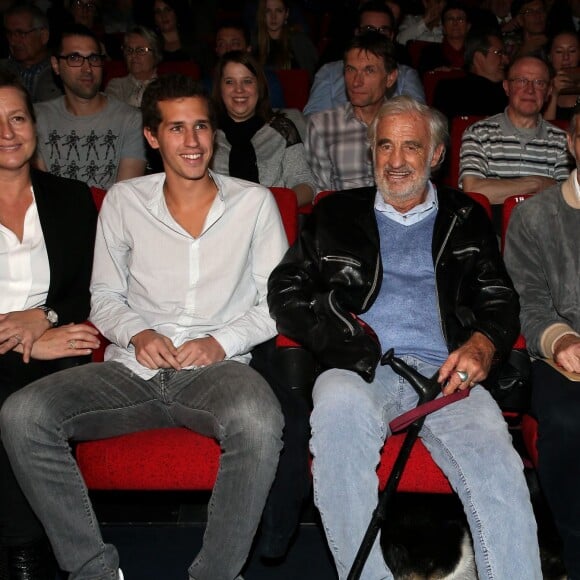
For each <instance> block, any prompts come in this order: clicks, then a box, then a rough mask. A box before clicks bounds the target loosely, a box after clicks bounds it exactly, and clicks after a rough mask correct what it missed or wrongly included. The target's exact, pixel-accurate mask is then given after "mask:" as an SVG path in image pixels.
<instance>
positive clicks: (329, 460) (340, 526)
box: [310, 357, 542, 580]
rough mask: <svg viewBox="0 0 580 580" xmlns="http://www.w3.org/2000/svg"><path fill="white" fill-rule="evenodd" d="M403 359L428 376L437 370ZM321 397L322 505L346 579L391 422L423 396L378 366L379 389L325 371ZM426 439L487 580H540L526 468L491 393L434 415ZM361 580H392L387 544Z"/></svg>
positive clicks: (318, 479)
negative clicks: (385, 551)
mask: <svg viewBox="0 0 580 580" xmlns="http://www.w3.org/2000/svg"><path fill="white" fill-rule="evenodd" d="M403 358H404V359H405V360H406V361H407V362H408V363H409V364H411V365H412V366H414V367H415V368H416V369H417V370H418V371H419V372H421V373H422V374H424V375H426V376H431V375H433V374H434V373H435V371H436V370H437V367H435V366H433V365H430V364H427V363H424V362H422V361H420V360H418V359H415V358H413V357H403ZM313 398H314V411H313V413H312V416H311V425H312V439H311V442H310V448H311V451H312V454H313V455H314V461H313V474H314V500H315V503H316V505H317V507H318V509H319V511H320V515H321V517H322V522H323V525H324V529H325V533H326V537H327V541H328V544H329V546H330V549H331V551H332V554H333V557H334V561H335V564H336V568H337V570H338V575H339V578H340V579H341V580H342V579H344V578H346V577H347V575H348V572H349V570H350V568H351V566H352V563H353V560H354V558H355V555H356V552H357V550H358V548H359V546H360V543H361V541H362V538H363V535H364V533H365V531H366V529H367V526H368V523H369V521H370V518H371V515H372V512H373V510H374V508H375V507H376V504H377V499H378V478H377V474H376V467H377V465H378V463H379V460H380V452H381V448H382V447H383V444H384V441H385V439H386V437H387V436H388V435H389V427H388V425H389V422H390V421H391V420H392V419H394V418H395V417H397V416H398V415H400V414H402V413H403V412H405V411H407V410H409V409H411V408H412V407H415V406H416V404H417V400H418V397H417V394H416V393H415V391H414V390H413V388H412V387H411V386H410V385H409V384H408V383H407V382H406V381H405V380H403V379H402V378H401V377H399V376H398V375H397V374H395V373H394V371H393V370H392V369H391V368H390V367H379V368H378V369H377V375H376V378H375V380H374V381H373V383H372V384H368V383H366V382H365V381H364V380H363V379H361V378H360V377H359V376H358V375H357V374H355V373H353V372H350V371H344V370H339V369H332V370H329V371H326V372H325V373H323V374H322V375H320V376H319V377H318V379H317V381H316V384H315V386H314V392H313ZM420 436H421V438H422V440H423V443H424V444H425V446H426V447H427V448H428V449H429V451H430V452H431V455H432V456H433V459H434V460H435V462H436V463H437V464H438V465H439V467H440V468H441V469H442V471H443V472H444V473H445V475H446V476H447V477H448V479H449V481H450V483H451V486H452V487H453V489H454V490H455V491H456V492H457V494H458V496H459V498H460V499H461V501H462V503H463V506H464V510H465V513H466V515H467V520H468V522H469V526H470V528H471V534H472V536H473V542H474V549H475V559H476V564H477V570H478V574H479V579H480V580H486V579H495V580H506V579H507V578H526V580H541V578H542V574H541V568H540V556H539V549H538V541H537V532H536V522H535V519H534V515H533V512H532V507H531V503H530V498H529V492H528V488H527V486H526V482H525V479H524V475H523V465H522V462H521V459H520V457H519V456H518V454H517V453H516V452H515V450H514V448H513V446H512V443H511V439H510V435H509V433H508V430H507V426H506V423H505V421H504V419H503V417H502V415H501V412H500V410H499V408H498V407H497V405H496V404H495V402H494V400H493V399H492V398H491V396H490V395H489V393H488V392H487V391H486V390H485V389H483V387H481V386H476V387H474V388H473V389H472V392H471V394H470V396H469V397H467V398H466V399H463V400H461V401H459V402H457V403H453V404H451V405H449V406H447V407H444V408H443V409H441V410H439V411H437V412H436V413H433V414H431V415H428V416H427V418H426V420H425V424H424V426H423V429H422V430H421V434H420ZM361 578H362V579H363V580H383V579H389V580H390V579H392V578H393V575H392V573H391V571H390V570H389V569H388V567H387V565H386V564H385V561H384V558H383V555H382V552H381V549H380V546H379V539H377V542H376V543H375V545H374V546H373V549H372V551H371V554H370V556H369V558H368V560H367V563H366V566H365V568H364V571H363V574H362V576H361Z"/></svg>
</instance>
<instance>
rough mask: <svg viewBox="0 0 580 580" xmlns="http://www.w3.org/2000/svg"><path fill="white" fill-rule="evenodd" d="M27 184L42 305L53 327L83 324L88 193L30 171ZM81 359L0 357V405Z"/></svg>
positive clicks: (89, 255) (90, 214)
mask: <svg viewBox="0 0 580 580" xmlns="http://www.w3.org/2000/svg"><path fill="white" fill-rule="evenodd" d="M31 180H32V186H33V188H34V197H35V199H36V206H37V208H38V216H39V219H40V224H41V226H42V233H43V235H44V241H45V243H46V251H47V254H48V262H49V267H50V284H49V288H48V296H47V298H46V304H47V306H50V308H52V309H53V310H55V312H57V314H58V317H59V325H61V324H68V323H70V322H76V323H78V322H83V321H85V320H86V319H87V318H88V315H89V311H90V293H89V283H90V279H91V272H92V266H93V250H94V245H95V231H96V224H97V209H96V207H95V204H94V202H93V198H92V195H91V192H90V189H89V188H88V187H87V185H86V184H84V183H82V182H80V181H76V180H72V179H65V178H63V177H57V176H55V175H51V174H50V173H45V172H42V171H37V170H31ZM0 275H2V273H1V272H0ZM83 359H86V357H73V358H71V359H61V360H57V361H35V360H31V362H30V363H29V364H28V365H26V364H24V363H23V362H22V356H21V355H20V354H18V353H15V352H13V351H10V352H8V353H6V354H4V355H0V374H1V375H2V376H0V403H1V402H2V401H3V399H5V398H6V396H8V395H9V394H10V392H9V391H14V390H17V389H18V388H20V387H21V386H23V385H25V384H27V383H29V382H30V381H31V380H35V379H36V378H39V377H41V376H44V375H46V374H49V373H51V372H54V371H55V370H59V369H61V368H65V367H68V366H71V365H73V366H74V365H75V364H78V363H79V362H80V360H83Z"/></svg>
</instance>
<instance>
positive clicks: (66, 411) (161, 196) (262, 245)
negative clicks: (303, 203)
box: [1, 76, 287, 580]
mask: <svg viewBox="0 0 580 580" xmlns="http://www.w3.org/2000/svg"><path fill="white" fill-rule="evenodd" d="M142 110H143V121H144V123H143V125H144V127H145V129H144V131H145V137H146V138H147V140H148V142H149V144H150V145H151V146H152V147H153V148H156V149H159V152H160V154H161V158H162V160H163V165H164V169H165V173H161V174H157V175H150V176H146V177H141V178H137V179H133V180H130V181H126V182H124V183H121V184H117V185H115V186H114V187H113V188H112V189H111V190H110V191H109V192H108V194H107V197H106V199H105V202H104V204H103V207H102V210H101V214H100V220H99V226H98V234H97V242H96V247H95V262H94V268H93V279H92V283H91V291H92V308H91V320H92V321H93V322H94V323H95V325H96V326H97V328H98V329H99V330H100V331H101V332H102V333H103V334H104V335H105V336H106V337H107V338H108V339H109V340H110V341H111V343H112V344H111V345H110V346H109V347H108V349H107V353H106V357H105V358H106V360H107V362H105V363H98V364H93V365H86V368H77V369H73V370H71V372H69V373H61V374H60V375H59V376H58V377H52V378H51V380H50V381H44V382H40V381H39V382H36V383H34V384H33V385H31V388H27V389H24V390H22V391H20V394H21V396H20V397H14V398H12V399H11V400H10V402H9V403H8V404H7V405H5V407H4V409H3V411H4V410H5V413H4V414H3V417H2V419H1V422H2V436H3V438H4V442H5V445H6V447H7V448H8V449H9V456H10V459H11V461H12V462H13V464H14V470H15V472H16V473H17V478H18V479H19V482H20V483H21V485H22V487H23V489H24V492H25V494H26V495H27V497H28V499H29V501H30V503H31V505H32V506H33V508H34V509H35V511H36V513H37V515H38V516H39V518H40V520H41V521H42V523H43V524H44V526H45V528H46V531H47V533H48V535H49V537H50V539H51V543H52V545H53V548H54V551H55V555H56V557H57V560H58V562H59V564H60V566H61V568H62V569H63V570H65V571H67V572H69V573H71V576H72V577H74V578H75V579H76V580H83V579H87V580H88V579H89V578H90V579H91V580H95V579H97V578H98V579H103V580H105V579H115V578H122V575H121V573H120V571H119V558H118V555H117V551H116V549H115V548H114V546H111V545H106V544H104V543H103V540H102V538H101V535H100V532H99V528H98V523H97V521H96V517H95V514H94V513H93V510H92V509H91V504H90V500H89V497H88V495H87V489H86V487H85V485H84V483H83V481H82V478H81V476H80V473H79V470H78V467H77V465H76V463H75V462H74V461H73V460H72V458H71V456H70V450H69V441H70V440H73V441H74V440H79V439H82V440H87V439H89V440H90V439H100V438H104V437H109V436H113V435H120V434H123V433H130V432H134V431H140V430H144V429H150V428H158V427H170V426H184V427H187V428H190V429H192V430H195V431H196V432H199V433H203V434H204V435H208V436H212V437H215V438H216V439H217V440H218V441H219V443H220V446H221V448H222V456H221V461H220V470H219V473H218V477H217V482H216V484H215V487H214V490H213V494H212V498H211V499H210V509H209V510H208V512H209V514H208V523H207V528H206V532H205V536H204V542H203V546H202V548H201V551H200V552H199V554H198V555H197V557H196V558H195V560H194V562H193V564H192V565H191V567H190V568H189V578H190V579H192V580H193V579H194V580H215V579H216V578H220V579H224V580H234V579H235V578H239V573H240V570H241V568H242V566H243V565H244V563H245V561H246V558H247V556H248V552H249V550H250V547H251V544H252V539H253V537H254V534H255V531H256V528H257V526H258V523H259V521H260V516H261V513H262V509H263V507H264V503H265V501H266V497H267V494H268V491H269V489H270V486H271V483H272V481H273V479H274V475H275V472H276V466H277V463H278V455H279V452H280V449H281V447H282V443H281V435H282V427H283V418H282V414H281V412H280V408H279V404H278V402H277V400H276V397H275V396H274V394H273V392H272V391H271V390H270V388H269V386H268V384H267V383H266V382H265V381H264V379H262V378H261V377H260V376H259V375H258V374H257V373H256V372H255V371H254V370H253V369H251V368H250V367H249V366H248V365H247V364H244V363H247V362H248V359H249V357H250V355H249V352H250V350H251V349H252V348H253V347H254V346H256V345H257V344H259V343H262V342H264V341H266V340H268V339H269V338H271V337H272V336H274V334H275V326H274V322H273V320H272V319H271V318H270V315H269V313H268V307H267V304H266V283H267V280H268V276H269V274H270V272H271V270H272V269H273V268H274V266H276V265H277V263H278V262H279V260H280V259H281V257H282V255H283V253H284V251H285V249H286V247H287V241H286V236H285V234H284V230H283V227H282V223H281V219H280V215H279V213H278V209H277V207H276V203H275V201H274V198H273V197H272V196H271V194H270V192H269V191H268V190H267V189H265V188H263V187H261V186H259V185H254V184H249V183H248V182H245V181H241V180H238V179H235V178H230V177H224V176H221V175H217V174H214V173H211V172H210V171H209V170H208V165H209V162H210V159H211V156H212V153H213V140H214V133H215V122H214V114H213V111H212V109H211V105H210V102H209V100H208V98H207V97H206V96H205V94H204V93H203V92H202V91H201V90H200V89H199V87H198V86H197V84H196V83H195V82H193V81H191V80H190V79H189V78H187V77H184V76H172V77H164V78H163V79H162V80H156V81H154V82H152V83H151V84H150V85H149V87H148V88H147V90H146V92H145V95H144V97H143V104H142ZM76 346H77V347H78V348H80V349H82V348H83V347H84V345H83V344H82V343H79V344H77V345H76ZM22 446H24V447H26V448H27V449H26V450H23V447H22Z"/></svg>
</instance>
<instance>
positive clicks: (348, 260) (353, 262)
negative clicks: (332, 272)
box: [322, 255, 362, 268]
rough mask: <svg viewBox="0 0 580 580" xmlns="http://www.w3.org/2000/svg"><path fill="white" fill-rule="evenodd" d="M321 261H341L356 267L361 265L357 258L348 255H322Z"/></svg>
mask: <svg viewBox="0 0 580 580" xmlns="http://www.w3.org/2000/svg"><path fill="white" fill-rule="evenodd" d="M322 261H323V262H342V263H344V264H350V265H351V266H357V267H358V268H360V267H361V265H362V264H361V263H360V261H359V260H355V259H354V258H350V257H348V256H332V255H331V256H322Z"/></svg>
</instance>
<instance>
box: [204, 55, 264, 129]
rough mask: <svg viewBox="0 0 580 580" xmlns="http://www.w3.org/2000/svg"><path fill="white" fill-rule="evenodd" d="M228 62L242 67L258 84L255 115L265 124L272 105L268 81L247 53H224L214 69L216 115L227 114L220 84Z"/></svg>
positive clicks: (213, 95) (261, 69)
mask: <svg viewBox="0 0 580 580" xmlns="http://www.w3.org/2000/svg"><path fill="white" fill-rule="evenodd" d="M230 62H234V63H237V64H241V65H244V66H245V67H246V68H247V69H248V70H249V71H250V73H251V74H252V75H253V76H255V77H256V82H257V83H258V102H257V103H256V115H257V116H258V117H260V118H261V119H263V120H264V121H265V122H266V123H267V122H268V121H269V120H270V119H271V118H272V117H273V115H274V112H273V111H272V105H271V104H270V91H269V89H268V81H267V80H266V75H265V74H264V69H263V68H262V67H261V66H260V64H259V63H258V61H257V60H256V59H255V58H254V57H253V56H252V55H251V54H250V53H249V52H247V51H244V50H232V51H230V52H226V54H224V55H223V56H222V57H221V58H220V60H219V61H218V63H217V66H216V69H215V76H214V81H213V91H212V98H213V100H214V102H215V105H216V108H217V111H218V115H219V116H222V115H227V114H228V112H227V110H226V107H225V105H224V100H223V99H222V91H221V82H222V77H223V74H224V69H225V68H226V65H227V64H229V63H230Z"/></svg>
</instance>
